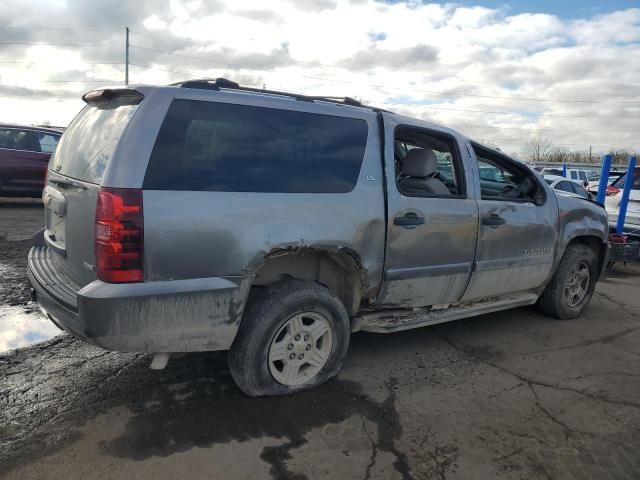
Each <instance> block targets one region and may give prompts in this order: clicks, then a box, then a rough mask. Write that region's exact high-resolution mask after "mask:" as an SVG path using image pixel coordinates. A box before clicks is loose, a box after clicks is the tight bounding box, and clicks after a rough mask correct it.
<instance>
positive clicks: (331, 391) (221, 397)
mask: <svg viewBox="0 0 640 480" xmlns="http://www.w3.org/2000/svg"><path fill="white" fill-rule="evenodd" d="M8 210H11V208H5V210H4V211H0V215H2V214H3V213H6V212H7V211H8ZM29 211H31V210H29ZM40 214H41V211H40V210H34V211H33V212H32V213H31V214H29V215H26V216H25V215H24V211H22V216H23V217H29V218H24V225H27V226H25V229H30V228H31V226H32V225H33V222H34V221H35V220H34V218H35V216H36V215H40ZM17 217H20V215H17ZM32 217H33V218H32ZM0 225H1V224H0ZM14 227H15V225H14ZM14 230H15V228H14ZM18 230H20V229H19V228H18ZM12 235H16V236H15V237H12V238H16V239H17V240H15V241H14V240H11V241H7V240H6V236H5V240H2V239H0V255H2V257H0V258H1V259H2V261H3V263H2V265H6V266H7V267H6V270H5V271H4V273H3V276H2V280H1V283H0V285H1V287H0V288H1V289H2V290H0V296H1V297H2V302H3V303H4V304H6V303H7V302H12V301H14V302H21V301H22V302H26V301H27V300H28V295H27V294H28V290H27V289H26V287H25V285H26V284H25V283H24V282H25V279H24V262H25V253H26V250H27V248H28V242H25V241H20V240H19V238H20V237H21V235H22V234H21V233H20V232H19V231H18V232H17V233H16V232H15V231H14V232H13V233H12ZM7 273H8V275H9V276H8V277H6V275H7ZM639 274H640V271H639V270H637V269H631V268H628V267H618V268H616V269H615V270H613V271H611V272H609V274H608V278H606V279H605V280H604V281H602V282H601V283H599V285H598V287H597V291H596V294H595V296H594V298H593V300H592V303H591V305H590V306H589V308H588V309H587V310H586V311H585V313H584V314H583V315H582V317H581V318H579V319H576V320H573V321H566V322H561V321H556V320H552V319H549V318H547V317H545V316H543V315H541V314H539V313H538V312H537V311H535V310H534V309H530V308H527V309H517V310H513V311H507V312H500V313H496V314H491V315H484V316H482V317H477V318H474V319H468V320H462V321H458V322H453V323H450V324H445V325H440V326H435V327H431V328H423V329H419V330H414V331H409V332H403V333H398V334H392V335H375V334H366V333H359V334H355V335H354V336H353V338H352V344H351V347H350V351H349V355H348V358H347V361H346V363H345V366H344V370H343V372H342V373H341V374H340V376H339V377H338V378H337V379H335V380H334V381H331V382H330V383H328V384H327V385H325V386H323V387H321V388H318V389H316V390H313V391H310V392H305V393H302V394H298V395H293V396H289V397H278V398H260V399H252V398H248V397H245V396H243V395H242V394H241V393H240V392H239V391H238V390H237V389H236V387H235V386H234V385H233V382H232V381H231V378H230V376H229V373H228V370H227V366H226V359H225V356H224V355H223V354H215V353H198V354H182V355H175V356H174V357H172V359H171V361H170V363H169V365H168V367H167V368H166V369H165V370H162V371H151V370H149V369H148V364H149V362H150V358H149V356H148V355H143V354H120V353H113V352H106V351H103V350H100V349H98V348H94V347H91V346H89V345H86V344H84V343H82V342H79V341H76V340H74V339H72V338H71V337H69V336H67V335H61V336H58V337H56V338H54V339H52V340H49V341H47V342H44V343H40V344H37V345H34V346H30V347H27V348H23V349H20V350H14V351H11V352H8V353H5V354H0V477H2V478H3V479H40V478H42V479H47V478H65V479H76V478H78V479H86V478H91V479H108V478H154V479H182V478H185V479H187V478H188V479H200V478H202V479H204V478H207V479H236V478H246V479H262V478H265V479H285V478H288V479H318V478H341V479H351V478H354V479H431V478H433V479H439V480H442V479H474V480H476V479H560V478H561V479H574V478H575V479H598V480H601V479H605V478H606V479H617V478H620V479H635V478H640V454H639V453H638V452H639V451H640V400H638V399H639V398H640V296H639V295H638V292H639V291H640V290H639V288H638V287H640V275H639ZM0 321H1V320H0Z"/></svg>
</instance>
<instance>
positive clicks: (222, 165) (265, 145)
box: [144, 100, 368, 193]
mask: <svg viewBox="0 0 640 480" xmlns="http://www.w3.org/2000/svg"><path fill="white" fill-rule="evenodd" d="M367 132H368V127H367V123H366V122H365V121H364V120H357V119H352V118H343V117H333V116H328V115H316V114H310V113H303V112H293V111H289V110H277V109H271V108H262V107H251V106H245V105H233V104H225V103H216V102H202V101H195V100H174V101H173V103H172V104H171V107H170V108H169V112H168V113H167V117H166V118H165V119H164V122H163V123H162V127H161V128H160V132H159V133H158V138H157V140H156V144H155V146H154V148H153V152H152V153H151V158H150V160H149V166H148V168H147V173H146V176H145V181H144V188H147V189H155V190H200V191H202V190H207V191H219V192H281V193H303V192H313V193H339V192H349V191H351V190H352V189H353V188H354V186H355V184H356V182H357V180H358V176H359V173H360V167H361V165H362V159H363V156H364V150H365V146H366V143H367Z"/></svg>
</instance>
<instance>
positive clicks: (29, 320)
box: [0, 303, 62, 353]
mask: <svg viewBox="0 0 640 480" xmlns="http://www.w3.org/2000/svg"><path fill="white" fill-rule="evenodd" d="M61 333H62V330H60V329H59V328H58V327H56V326H55V325H54V324H53V323H52V322H51V321H50V320H48V319H46V318H45V317H44V316H43V315H42V314H41V313H40V311H39V310H38V307H37V306H36V305H35V304H34V303H29V304H28V305H23V306H19V307H9V306H0V353H2V352H7V351H9V350H13V349H14V348H22V347H27V346H29V345H33V344H34V343H38V342H42V341H44V340H48V339H49V338H53V337H55V336H56V335H59V334H61Z"/></svg>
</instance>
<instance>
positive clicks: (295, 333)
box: [268, 312, 333, 385]
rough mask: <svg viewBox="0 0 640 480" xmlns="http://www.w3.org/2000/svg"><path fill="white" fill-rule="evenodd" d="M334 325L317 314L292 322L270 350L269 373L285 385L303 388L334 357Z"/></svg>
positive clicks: (291, 320)
mask: <svg viewBox="0 0 640 480" xmlns="http://www.w3.org/2000/svg"><path fill="white" fill-rule="evenodd" d="M332 346H333V334H332V331H331V324H330V323H329V321H328V320H327V319H326V318H325V317H324V315H321V314H319V313H316V312H305V313H299V314H297V315H294V316H293V317H291V318H289V319H288V320H287V321H286V322H284V324H283V325H282V326H281V327H280V329H279V330H278V332H277V333H276V334H275V335H274V337H273V339H272V340H271V345H270V346H269V355H268V361H269V372H270V373H271V375H272V376H273V378H274V379H275V380H276V381H278V382H279V383H281V384H283V385H301V384H303V383H305V382H307V381H309V380H311V379H312V378H313V377H315V376H316V375H317V374H318V372H319V371H320V370H321V369H322V367H324V365H325V364H326V363H327V360H328V359H329V355H330V354H331V348H332Z"/></svg>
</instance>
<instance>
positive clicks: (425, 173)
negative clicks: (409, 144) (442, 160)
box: [402, 148, 438, 177]
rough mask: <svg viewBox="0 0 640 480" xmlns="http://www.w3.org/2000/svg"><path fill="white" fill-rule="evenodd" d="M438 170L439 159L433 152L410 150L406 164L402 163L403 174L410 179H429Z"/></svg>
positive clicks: (421, 149)
mask: <svg viewBox="0 0 640 480" xmlns="http://www.w3.org/2000/svg"><path fill="white" fill-rule="evenodd" d="M437 168H438V159H437V158H436V154H435V153H433V150H430V149H423V148H414V149H413V150H409V153H407V156H406V158H405V159H404V162H402V173H404V174H405V175H406V176H408V177H429V176H431V175H433V174H434V173H435V172H436V170H437Z"/></svg>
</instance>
